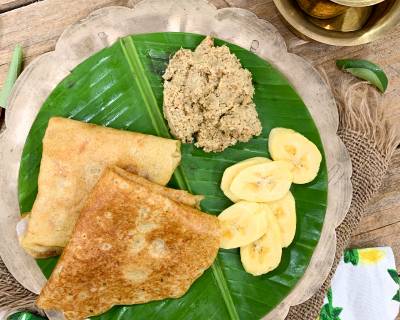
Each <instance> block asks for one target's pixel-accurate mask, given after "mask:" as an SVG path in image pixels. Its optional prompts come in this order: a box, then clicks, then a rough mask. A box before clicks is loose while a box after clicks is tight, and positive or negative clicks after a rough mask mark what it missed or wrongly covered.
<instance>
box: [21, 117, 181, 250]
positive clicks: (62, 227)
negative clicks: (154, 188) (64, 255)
mask: <svg viewBox="0 0 400 320" xmlns="http://www.w3.org/2000/svg"><path fill="white" fill-rule="evenodd" d="M180 159H181V155H180V143H179V142H178V141H176V140H171V139H164V138H160V137H155V136H151V135H145V134H141V133H136V132H129V131H123V130H116V129H112V128H105V127H102V126H97V125H93V124H88V123H84V122H79V121H75V120H70V119H65V118H57V117H56V118H51V119H50V121H49V124H48V127H47V130H46V133H45V136H44V139H43V153H42V160H41V164H40V174H39V178H38V194H37V197H36V200H35V203H34V204H33V207H32V211H31V219H30V221H29V225H28V230H27V233H26V234H25V236H24V238H23V239H22V241H21V243H22V246H23V247H24V248H26V249H27V251H28V253H29V252H31V253H32V251H34V250H35V248H40V254H41V256H42V257H46V256H47V257H48V256H51V255H54V254H59V253H60V251H61V250H62V248H63V247H65V245H66V244H67V242H68V240H69V237H70V235H71V232H72V229H73V226H74V225H75V222H76V219H77V217H78V215H79V212H80V210H81V209H82V205H83V200H84V199H85V198H86V196H87V195H88V193H89V192H90V190H91V189H92V188H93V186H94V185H95V183H96V182H97V180H98V178H99V176H100V175H101V173H102V171H103V169H104V168H105V167H107V166H109V165H117V166H119V167H121V168H123V169H126V170H128V171H131V172H134V173H137V174H138V175H140V176H143V177H145V178H147V179H149V180H151V181H153V182H155V183H158V184H161V185H165V184H166V183H167V182H168V181H169V180H170V178H171V175H172V173H173V172H174V170H175V168H176V167H177V166H178V164H179V162H180ZM46 247H48V248H49V252H48V253H47V254H46V250H45V248H46ZM54 248H59V250H58V251H57V250H56V251H55V250H54Z"/></svg>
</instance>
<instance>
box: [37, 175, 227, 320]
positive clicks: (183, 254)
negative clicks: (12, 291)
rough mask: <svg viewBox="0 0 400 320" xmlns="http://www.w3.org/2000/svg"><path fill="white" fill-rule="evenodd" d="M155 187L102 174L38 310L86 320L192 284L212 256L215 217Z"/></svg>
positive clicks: (216, 227) (215, 248)
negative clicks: (117, 307)
mask: <svg viewBox="0 0 400 320" xmlns="http://www.w3.org/2000/svg"><path fill="white" fill-rule="evenodd" d="M154 190H156V191H160V189H158V187H156V188H153V187H152V186H151V185H144V184H142V185H141V184H138V183H136V182H134V181H133V180H132V179H126V178H124V177H123V176H122V175H120V174H118V173H116V172H115V171H114V170H113V169H107V170H106V171H105V172H104V174H103V175H102V177H101V178H100V180H99V182H98V183H97V184H96V186H95V187H94V189H93V191H92V192H91V193H90V195H89V197H88V199H87V201H86V203H85V205H84V208H83V210H82V212H81V214H80V216H79V219H78V222H77V223H76V226H75V229H74V232H73V235H72V238H71V240H70V242H69V243H68V245H67V247H66V248H65V250H64V252H63V255H62V256H61V259H60V261H59V262H58V264H57V267H56V268H55V270H54V272H53V274H52V276H51V278H50V279H49V281H48V283H47V285H46V286H45V287H44V289H43V290H42V292H41V294H40V296H39V299H38V301H37V305H38V306H39V307H40V308H43V309H53V310H61V311H63V312H64V315H65V317H66V318H67V319H84V318H85V317H88V316H92V315H96V314H100V313H103V312H105V311H106V310H108V309H110V308H111V307H112V306H113V305H118V304H128V305H129V304H137V303H144V302H148V301H152V300H160V299H165V298H177V297H180V296H182V295H183V294H184V293H185V292H186V291H187V290H188V289H189V287H190V286H191V284H192V283H193V282H194V281H195V280H196V279H197V278H198V277H199V276H200V275H201V274H202V273H203V272H204V271H205V270H206V269H207V268H208V267H209V266H210V265H211V264H212V263H213V261H214V259H215V257H216V255H217V252H218V247H219V236H220V234H219V225H218V219H217V218H216V217H214V216H211V215H208V214H205V213H202V212H201V211H198V210H196V209H193V208H191V207H189V206H186V205H183V204H180V203H178V202H175V201H173V200H171V199H169V198H167V197H165V196H163V195H161V194H160V193H157V192H155V191H154Z"/></svg>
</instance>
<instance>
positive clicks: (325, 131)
mask: <svg viewBox="0 0 400 320" xmlns="http://www.w3.org/2000/svg"><path fill="white" fill-rule="evenodd" d="M163 31H182V32H194V33H201V34H211V35H214V36H216V37H218V38H222V39H224V40H226V41H229V42H232V43H234V44H237V45H239V46H242V47H244V48H246V49H249V50H251V51H253V52H255V53H256V54H258V55H259V56H260V57H262V58H264V59H265V60H267V61H268V62H270V63H271V64H272V65H274V66H275V67H276V68H277V69H278V70H280V71H281V72H282V73H283V74H284V75H285V76H286V77H287V79H288V80H289V82H290V83H291V84H292V85H293V86H294V88H295V89H296V91H297V92H298V93H299V95H300V96H301V97H302V99H303V101H304V103H305V104H306V105H307V107H308V109H309V111H310V113H311V115H312V117H313V119H314V121H315V123H316V125H317V128H318V129H319V132H320V135H321V139H322V142H323V145H324V149H325V153H326V158H327V166H328V171H329V192H328V208H327V212H326V218H325V222H324V226H323V230H322V234H321V238H320V241H319V243H318V246H317V248H316V249H315V252H314V254H313V257H312V259H311V262H310V265H309V267H308V268H307V270H306V272H305V274H304V276H303V278H302V279H301V280H300V281H299V283H298V284H297V286H296V287H295V289H294V290H293V291H292V292H291V293H290V294H289V295H288V296H287V297H286V298H285V299H284V301H282V303H281V304H280V305H279V306H278V307H277V308H275V309H274V311H272V312H270V313H269V314H268V315H267V316H266V317H265V319H271V320H272V319H273V320H279V319H284V317H285V316H286V314H287V312H288V309H289V307H290V306H292V305H296V304H299V303H301V302H303V301H305V300H307V299H308V298H310V297H311V296H312V295H313V293H314V292H315V291H316V290H317V289H318V288H319V287H320V286H321V284H322V282H323V281H324V280H325V278H326V276H327V275H328V273H329V270H330V268H331V266H332V263H333V259H334V255H335V248H336V234H335V228H336V227H337V226H338V225H339V224H340V223H341V221H342V220H343V218H344V216H345V215H346V213H347V210H348V208H349V205H350V201H351V194H352V187H351V183H350V176H351V162H350V158H349V156H348V153H347V150H346V149H345V147H344V145H343V143H342V142H341V140H340V139H339V137H338V136H337V134H336V131H337V128H338V113H337V109H336V104H335V101H334V98H333V96H332V93H331V91H330V89H329V87H327V85H326V84H325V82H324V81H323V80H322V78H321V76H320V75H319V74H318V72H317V71H316V70H315V69H314V68H313V67H312V66H311V65H310V64H309V63H308V62H306V61H305V60H304V59H302V58H300V57H299V56H297V55H294V54H291V53H288V52H287V48H286V44H285V42H284V40H283V38H282V37H281V35H280V34H279V33H278V31H277V30H276V29H275V27H273V26H272V25H271V24H269V23H268V22H266V21H263V20H261V19H258V18H257V17H256V16H255V15H254V14H253V13H251V12H249V11H246V10H243V9H237V8H228V9H220V10H217V9H216V8H215V7H214V6H212V5H210V4H208V3H206V2H203V1H196V0H185V1H183V0H182V1H174V0H144V1H142V2H140V3H139V4H138V5H136V6H135V7H134V9H128V8H125V7H108V8H104V9H100V10H97V11H95V12H94V13H92V14H91V15H90V16H89V17H88V18H87V19H85V20H83V21H80V22H79V23H77V24H75V25H73V26H71V27H70V28H68V29H67V30H66V31H65V32H64V33H63V34H62V35H61V37H60V39H59V40H58V42H57V44H56V49H55V51H53V52H50V53H47V54H44V55H42V56H40V57H39V58H37V59H36V60H35V61H34V62H32V63H31V64H30V65H29V66H28V68H27V69H26V70H25V71H24V72H23V74H22V75H21V77H20V78H19V79H18V81H17V84H16V86H15V88H14V91H13V94H12V97H11V100H10V106H9V109H8V110H7V113H6V119H5V120H6V127H7V128H6V130H5V131H4V132H3V133H2V135H1V136H0V161H1V163H2V165H3V167H2V169H1V171H0V184H1V185H2V186H3V190H2V192H1V193H0V219H1V222H2V223H1V224H0V254H1V257H2V259H3V261H4V263H5V264H6V266H7V267H8V269H9V270H10V272H11V273H12V274H13V275H14V277H15V278H16V279H17V280H18V281H19V282H20V283H21V284H22V285H24V286H25V287H26V288H27V289H29V290H31V291H33V292H35V293H38V292H39V291H40V289H41V288H42V286H43V285H44V283H45V278H44V276H43V274H42V273H41V271H40V269H39V267H38V266H37V264H36V263H35V261H34V259H33V258H31V257H30V256H28V255H27V254H26V253H25V252H24V251H23V250H22V249H21V248H20V246H19V244H18V239H17V235H16V232H15V226H16V224H17V222H18V220H19V219H20V213H19V206H18V197H17V177H18V170H19V163H20V157H21V154H22V149H23V146H24V143H25V140H26V137H27V135H28V132H29V129H30V127H31V125H32V122H33V120H34V119H35V116H36V114H37V112H38V110H39V109H40V107H41V105H42V104H43V102H44V101H45V99H46V98H47V97H48V95H49V94H50V92H51V91H52V90H53V89H54V88H55V86H56V85H57V84H58V83H59V82H60V81H61V80H62V79H63V78H64V77H65V76H67V75H68V74H69V72H70V70H71V69H73V68H74V67H75V66H76V65H77V64H79V63H80V62H82V61H83V60H85V59H86V58H88V57H89V56H90V55H92V54H93V53H95V52H97V51H98V50H101V49H103V48H104V47H106V46H108V45H110V44H112V43H113V42H114V41H116V40H117V39H118V38H119V37H122V36H126V35H129V34H137V33H150V32H163Z"/></svg>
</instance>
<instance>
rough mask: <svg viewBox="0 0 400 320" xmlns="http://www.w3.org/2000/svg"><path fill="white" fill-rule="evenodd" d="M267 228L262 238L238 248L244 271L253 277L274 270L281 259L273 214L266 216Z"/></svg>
mask: <svg viewBox="0 0 400 320" xmlns="http://www.w3.org/2000/svg"><path fill="white" fill-rule="evenodd" d="M267 217H268V228H267V232H266V233H265V235H264V236H263V237H261V238H260V239H258V240H256V241H254V242H253V243H251V244H249V245H247V246H244V247H241V248H240V259H241V260H242V265H243V267H244V269H245V270H246V271H247V272H248V273H251V274H252V275H254V276H259V275H262V274H265V273H267V272H270V271H272V270H274V269H275V268H276V267H278V266H279V263H280V262H281V258H282V247H281V241H282V240H281V234H280V229H279V224H278V221H277V219H276V217H275V215H274V214H269V215H267Z"/></svg>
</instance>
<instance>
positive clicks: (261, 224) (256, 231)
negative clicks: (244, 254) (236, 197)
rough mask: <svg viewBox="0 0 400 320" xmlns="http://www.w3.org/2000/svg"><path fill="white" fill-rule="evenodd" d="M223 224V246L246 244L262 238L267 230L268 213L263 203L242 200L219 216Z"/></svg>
mask: <svg viewBox="0 0 400 320" xmlns="http://www.w3.org/2000/svg"><path fill="white" fill-rule="evenodd" d="M218 219H219V221H220V226H221V234H222V238H221V245H220V246H221V248H224V249H233V248H238V247H241V246H246V245H248V244H249V243H252V242H253V241H255V240H257V239H259V238H261V237H262V236H263V234H264V233H265V231H266V230H267V215H266V211H265V209H264V208H263V206H262V205H260V204H258V203H255V202H247V201H240V202H238V203H235V204H234V205H232V206H230V207H228V208H227V209H225V210H224V211H222V213H221V214H220V215H219V216H218Z"/></svg>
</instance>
